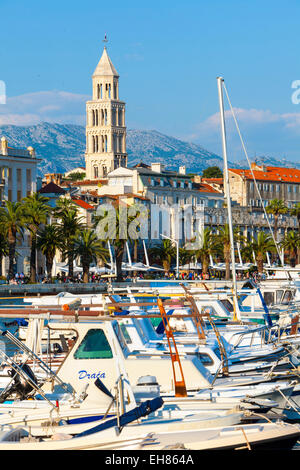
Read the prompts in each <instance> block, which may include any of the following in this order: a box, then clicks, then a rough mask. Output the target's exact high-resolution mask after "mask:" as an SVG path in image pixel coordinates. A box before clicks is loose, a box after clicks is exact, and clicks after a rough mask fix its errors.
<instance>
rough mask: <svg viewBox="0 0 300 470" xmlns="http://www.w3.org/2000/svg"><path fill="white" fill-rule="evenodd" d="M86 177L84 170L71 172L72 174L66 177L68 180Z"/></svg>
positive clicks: (80, 179)
mask: <svg viewBox="0 0 300 470" xmlns="http://www.w3.org/2000/svg"><path fill="white" fill-rule="evenodd" d="M84 178H85V173H84V172H83V171H76V172H74V173H70V175H69V176H68V177H67V178H66V180H67V181H72V182H74V181H82V180H84Z"/></svg>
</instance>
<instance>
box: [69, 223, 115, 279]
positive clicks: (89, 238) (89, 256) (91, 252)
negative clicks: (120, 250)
mask: <svg viewBox="0 0 300 470" xmlns="http://www.w3.org/2000/svg"><path fill="white" fill-rule="evenodd" d="M73 254H74V256H75V257H76V256H79V257H80V262H81V265H82V268H83V282H85V283H87V282H88V281H89V269H90V264H91V263H92V262H97V259H101V260H102V261H104V262H106V261H107V256H108V250H107V249H106V248H104V246H103V242H102V241H101V240H98V238H97V236H96V234H95V232H94V231H93V230H91V229H85V230H83V231H82V232H79V233H78V236H77V237H76V238H75V240H74V247H73Z"/></svg>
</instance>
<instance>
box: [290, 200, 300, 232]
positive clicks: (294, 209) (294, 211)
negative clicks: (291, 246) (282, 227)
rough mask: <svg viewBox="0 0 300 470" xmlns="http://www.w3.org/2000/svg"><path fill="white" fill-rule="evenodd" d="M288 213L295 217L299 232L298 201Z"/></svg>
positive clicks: (299, 204)
mask: <svg viewBox="0 0 300 470" xmlns="http://www.w3.org/2000/svg"><path fill="white" fill-rule="evenodd" d="M290 214H291V215H293V216H295V217H297V221H298V231H299V232H300V202H298V203H297V204H296V205H295V206H294V207H293V208H292V209H291V210H290Z"/></svg>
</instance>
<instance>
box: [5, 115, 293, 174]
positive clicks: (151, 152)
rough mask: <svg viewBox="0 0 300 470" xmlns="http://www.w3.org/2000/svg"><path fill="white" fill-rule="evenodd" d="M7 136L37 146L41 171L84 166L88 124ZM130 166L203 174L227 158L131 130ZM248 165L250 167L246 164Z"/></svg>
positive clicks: (14, 129) (12, 129)
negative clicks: (155, 166) (181, 168)
mask: <svg viewBox="0 0 300 470" xmlns="http://www.w3.org/2000/svg"><path fill="white" fill-rule="evenodd" d="M2 136H5V137H6V138H7V140H8V145H9V146H10V147H15V148H25V147H28V146H29V145H31V146H32V147H34V148H35V151H36V156H37V158H39V159H41V161H40V163H39V165H38V174H39V176H43V175H44V174H46V173H64V172H66V171H69V170H71V169H73V168H76V167H80V166H81V167H84V166H85V160H84V152H85V140H86V137H85V126H80V125H75V124H57V123H48V122H42V123H40V124H36V125H32V126H26V127H25V126H24V127H23V126H16V125H2V126H0V137H2ZM126 142H127V153H128V166H129V167H130V166H133V165H135V164H137V163H140V162H143V163H145V164H151V163H152V162H161V163H163V164H164V165H165V166H166V168H167V169H170V170H178V168H179V166H182V165H185V166H186V169H187V172H188V173H198V174H199V173H201V172H202V171H203V170H204V169H205V168H207V167H209V166H218V167H220V168H223V158H222V157H220V156H219V155H216V154H215V153H213V152H210V151H209V150H206V149H204V148H202V147H201V146H200V145H197V144H194V143H189V142H184V141H182V140H179V139H176V138H174V137H170V136H167V135H164V134H162V133H160V132H158V131H155V130H152V131H148V130H135V129H128V130H127V141H126ZM264 161H265V163H266V164H268V165H272V166H276V165H277V166H291V167H295V166H297V165H295V163H291V162H286V161H284V162H281V163H280V161H278V160H275V159H270V158H265V159H264ZM228 164H229V166H231V167H235V168H237V167H241V168H242V167H243V166H244V168H247V167H248V165H247V162H246V163H245V162H240V164H239V165H238V164H236V163H233V162H228ZM245 165H247V166H245Z"/></svg>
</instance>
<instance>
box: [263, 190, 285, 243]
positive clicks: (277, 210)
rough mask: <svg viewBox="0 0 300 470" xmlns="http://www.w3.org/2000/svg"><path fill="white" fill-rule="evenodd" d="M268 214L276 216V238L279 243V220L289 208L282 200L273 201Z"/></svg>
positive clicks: (268, 206) (267, 209)
mask: <svg viewBox="0 0 300 470" xmlns="http://www.w3.org/2000/svg"><path fill="white" fill-rule="evenodd" d="M266 212H267V214H272V215H273V216H274V230H273V231H274V238H275V241H276V242H277V231H278V218H279V216H280V215H281V214H286V213H287V212H288V208H287V207H286V205H285V204H284V202H283V201H282V200H281V199H272V201H270V202H269V204H268V205H267V207H266Z"/></svg>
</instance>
